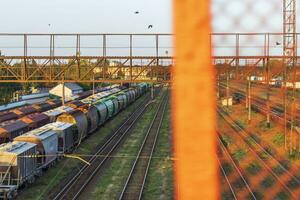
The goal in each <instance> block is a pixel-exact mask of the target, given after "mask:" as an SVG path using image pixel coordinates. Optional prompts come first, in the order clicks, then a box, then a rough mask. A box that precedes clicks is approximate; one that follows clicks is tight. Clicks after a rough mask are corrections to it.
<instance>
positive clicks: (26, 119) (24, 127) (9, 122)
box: [0, 87, 124, 144]
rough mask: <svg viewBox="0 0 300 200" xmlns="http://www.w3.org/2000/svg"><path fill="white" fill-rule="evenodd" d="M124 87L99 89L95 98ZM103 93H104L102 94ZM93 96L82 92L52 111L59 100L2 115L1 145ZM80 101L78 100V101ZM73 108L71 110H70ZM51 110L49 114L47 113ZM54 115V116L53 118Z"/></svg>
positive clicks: (0, 115)
mask: <svg viewBox="0 0 300 200" xmlns="http://www.w3.org/2000/svg"><path fill="white" fill-rule="evenodd" d="M121 89H124V87H113V88H110V87H105V88H101V89H97V90H96V91H95V92H96V93H95V95H94V96H95V97H96V98H98V97H100V96H101V97H105V96H107V95H111V94H114V93H116V92H119V91H120V90H121ZM101 91H102V92H101ZM90 95H92V91H86V92H82V93H80V94H76V95H74V96H73V99H74V100H72V101H69V102H67V104H66V105H68V106H64V107H59V108H58V109H54V110H50V109H53V108H56V107H58V106H60V105H61V101H59V100H48V101H46V102H42V103H37V104H33V105H31V106H23V107H20V108H17V109H14V110H11V111H8V112H1V113H0V122H1V123H0V144H2V143H5V142H10V141H12V140H13V138H15V137H16V136H18V135H20V134H23V133H25V132H27V131H30V130H33V129H35V128H39V127H41V126H43V125H44V124H47V123H49V122H50V121H53V120H56V118H55V115H58V114H61V113H62V112H64V109H66V111H67V110H70V109H72V108H76V106H78V105H81V106H82V105H84V103H82V102H81V101H80V100H82V99H83V98H86V97H88V96H90ZM76 99H78V100H76ZM70 107H71V108H70ZM48 110H50V111H49V112H47V111H48ZM53 115H54V116H53Z"/></svg>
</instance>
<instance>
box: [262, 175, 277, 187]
mask: <svg viewBox="0 0 300 200" xmlns="http://www.w3.org/2000/svg"><path fill="white" fill-rule="evenodd" d="M274 183H275V180H274V178H273V177H272V176H267V177H265V178H264V180H263V181H262V182H261V184H260V185H261V187H263V188H264V189H267V188H269V187H272V186H273V185H274Z"/></svg>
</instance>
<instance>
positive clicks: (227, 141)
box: [221, 135, 232, 147]
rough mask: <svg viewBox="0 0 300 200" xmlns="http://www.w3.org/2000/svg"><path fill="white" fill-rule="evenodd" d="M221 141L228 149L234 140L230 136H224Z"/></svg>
mask: <svg viewBox="0 0 300 200" xmlns="http://www.w3.org/2000/svg"><path fill="white" fill-rule="evenodd" d="M221 141H222V143H223V144H224V146H225V147H228V146H229V145H230V144H231V143H232V139H231V137H229V136H228V135H222V136H221Z"/></svg>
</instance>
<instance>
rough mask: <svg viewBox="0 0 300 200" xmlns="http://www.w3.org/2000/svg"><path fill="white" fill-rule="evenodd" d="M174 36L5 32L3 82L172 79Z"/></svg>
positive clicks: (0, 60)
mask: <svg viewBox="0 0 300 200" xmlns="http://www.w3.org/2000/svg"><path fill="white" fill-rule="evenodd" d="M5 40H7V41H9V45H6V44H7V43H8V42H5ZM147 40H148V42H145V41H147ZM164 40H165V41H164ZM21 41H23V42H22V44H20V43H21ZM160 41H164V42H163V44H161V43H160ZM171 41H172V35H171V34H0V50H2V53H3V54H4V55H1V56H0V82H21V83H24V82H46V83H51V82H61V81H62V80H63V81H64V82H113V83H123V82H169V81H170V80H171V67H172V66H173V64H174V59H173V57H172V56H170V55H168V54H166V53H165V52H172V50H173V47H172V42H171Z"/></svg>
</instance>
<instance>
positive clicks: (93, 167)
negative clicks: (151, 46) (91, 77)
mask: <svg viewBox="0 0 300 200" xmlns="http://www.w3.org/2000/svg"><path fill="white" fill-rule="evenodd" d="M150 90H152V91H150ZM168 90H169V89H168V87H167V86H164V85H156V87H155V88H153V87H152V89H151V87H150V85H149V84H137V85H136V86H132V87H130V88H126V87H118V86H114V87H113V88H111V87H106V88H102V89H99V90H95V91H94V92H93V93H94V94H92V92H91V91H87V92H83V93H82V94H78V95H77V96H76V99H74V100H71V101H69V102H66V103H65V104H64V105H61V102H60V101H54V102H55V103H56V104H53V106H50V103H52V101H51V100H50V101H48V102H43V103H38V104H33V105H32V106H25V107H20V108H17V109H14V110H9V111H4V114H3V115H1V116H2V118H3V122H2V123H1V125H2V126H1V128H2V129H3V130H2V134H1V141H2V144H1V146H0V152H1V155H2V156H1V159H2V160H1V163H3V164H2V165H1V170H2V171H1V172H2V186H1V195H2V196H1V198H4V199H11V198H16V199H99V196H101V199H111V197H113V198H119V199H139V198H143V199H152V198H158V199H159V198H163V199H165V198H168V199H171V198H172V193H173V190H172V187H170V185H171V184H172V181H173V179H172V169H173V167H172V166H173V160H172V159H171V158H172V153H171V151H170V149H171V137H170V134H169V133H170V126H169V120H170V118H169V116H170V106H169V91H168ZM152 96H153V98H152ZM42 105H43V106H42ZM51 105H52V104H51ZM41 107H42V108H41ZM35 109H36V110H35ZM20 110H21V111H23V112H22V113H21V112H20V113H21V114H20V113H19V112H16V111H20ZM27 111H28V113H25V112H27ZM11 113H13V114H11ZM14 113H17V114H16V115H14ZM33 115H42V116H38V117H30V119H31V120H24V119H27V118H29V117H28V116H33ZM10 117H13V119H10ZM14 160H18V162H17V163H16V164H13V162H14ZM16 172H17V173H16ZM157 175H161V176H163V177H164V179H163V180H157ZM149 180H151V182H149Z"/></svg>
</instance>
